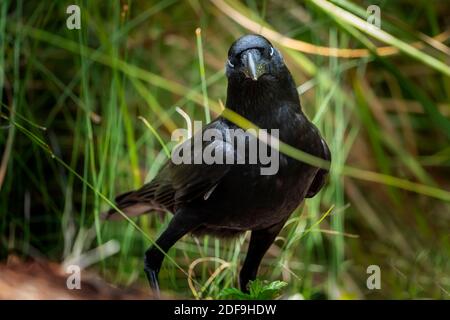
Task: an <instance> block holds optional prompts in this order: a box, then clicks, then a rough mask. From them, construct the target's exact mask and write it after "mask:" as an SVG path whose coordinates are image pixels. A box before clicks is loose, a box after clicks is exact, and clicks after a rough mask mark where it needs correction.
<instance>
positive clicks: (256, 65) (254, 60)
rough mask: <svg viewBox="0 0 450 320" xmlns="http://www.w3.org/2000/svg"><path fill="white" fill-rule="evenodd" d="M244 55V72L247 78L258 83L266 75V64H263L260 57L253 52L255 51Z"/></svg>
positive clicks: (249, 51)
mask: <svg viewBox="0 0 450 320" xmlns="http://www.w3.org/2000/svg"><path fill="white" fill-rule="evenodd" d="M244 54H245V59H244V70H243V72H244V74H245V76H246V77H247V78H250V79H252V80H253V81H256V80H258V78H259V77H260V76H261V75H262V74H264V72H265V64H264V63H262V61H261V59H260V55H259V54H256V53H255V52H253V50H248V51H247V52H245V53H244Z"/></svg>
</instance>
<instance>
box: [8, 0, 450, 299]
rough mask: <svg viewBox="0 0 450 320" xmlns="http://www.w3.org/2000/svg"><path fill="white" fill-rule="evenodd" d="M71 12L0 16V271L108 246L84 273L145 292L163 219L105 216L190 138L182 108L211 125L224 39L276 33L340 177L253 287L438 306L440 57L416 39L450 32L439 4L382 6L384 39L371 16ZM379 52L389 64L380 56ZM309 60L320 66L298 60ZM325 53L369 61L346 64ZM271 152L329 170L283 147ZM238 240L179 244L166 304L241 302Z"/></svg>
mask: <svg viewBox="0 0 450 320" xmlns="http://www.w3.org/2000/svg"><path fill="white" fill-rule="evenodd" d="M77 4H78V5H80V7H81V12H82V29H81V30H68V29H66V28H65V19H66V17H67V15H66V14H65V9H66V4H64V3H61V2H56V3H55V2H51V1H41V2H36V3H28V2H25V1H8V0H6V1H2V3H1V5H0V87H3V88H4V89H3V90H1V91H0V100H1V101H2V104H1V109H0V112H1V118H0V150H2V157H1V160H0V161H1V162H0V188H1V189H0V235H1V237H0V258H2V259H6V257H7V256H8V254H11V253H16V254H19V255H21V256H23V257H24V258H26V257H40V256H43V257H46V258H47V259H50V260H55V261H61V262H62V261H69V260H71V259H74V258H77V257H79V256H83V253H86V252H87V251H89V250H92V249H95V248H97V247H99V246H102V245H104V246H106V247H108V246H109V244H110V243H111V242H109V241H110V240H117V241H118V243H119V244H120V251H119V252H117V253H114V252H115V251H114V250H113V251H111V252H110V251H108V250H97V251H98V260H99V262H96V263H94V264H93V265H91V266H89V268H91V269H93V270H96V272H99V273H100V274H101V275H102V276H103V277H105V278H106V279H107V280H108V281H110V282H112V283H114V284H117V285H123V286H129V285H137V286H145V285H146V283H145V282H146V280H145V278H144V275H143V272H142V256H143V253H144V251H145V250H146V248H147V247H148V246H149V245H150V244H151V243H153V241H154V240H155V239H156V238H157V236H158V234H159V233H160V232H161V231H162V230H163V229H164V227H165V226H166V225H167V223H168V221H169V219H170V217H169V216H161V215H157V214H152V215H148V216H145V217H141V218H138V219H133V220H123V221H122V222H103V221H101V220H100V219H99V213H100V212H102V211H103V210H105V209H107V208H108V207H109V206H110V205H111V204H112V203H111V199H113V198H114V196H115V195H116V194H117V193H120V192H123V191H126V190H128V189H131V188H137V187H139V186H140V185H142V184H143V183H144V182H146V181H149V180H151V179H152V178H153V177H154V176H155V175H156V174H157V172H158V170H159V168H160V167H161V166H162V164H163V163H164V161H165V160H166V159H167V154H168V152H169V151H170V149H171V148H172V147H173V145H174V143H173V142H171V141H170V136H171V132H172V130H174V129H175V128H177V127H185V126H186V122H185V119H183V117H182V116H181V115H179V114H178V113H177V112H176V107H180V108H181V109H182V110H183V111H185V112H186V113H187V114H188V115H189V116H190V117H191V119H195V120H203V121H204V120H205V119H206V121H210V119H214V117H216V115H217V114H218V113H220V112H221V104H222V103H221V101H225V99H226V78H225V76H224V65H225V61H226V53H227V50H228V47H229V45H230V44H231V43H232V41H234V40H235V39H236V38H237V37H239V36H240V35H242V34H244V33H248V32H266V33H267V36H268V37H270V36H272V35H274V33H273V30H276V31H277V32H278V33H279V34H282V35H289V36H290V37H292V38H293V39H291V40H296V41H297V42H295V41H294V42H286V41H285V40H286V39H284V40H283V41H284V42H283V41H282V40H280V38H274V39H271V40H272V41H273V43H274V45H276V46H277V47H278V48H279V49H281V51H282V54H283V55H284V57H285V60H286V63H287V65H288V67H289V68H290V70H291V72H292V73H293V76H294V78H295V80H296V83H297V84H298V85H299V92H300V93H301V102H302V106H303V109H304V110H305V112H306V113H307V115H308V116H309V118H310V119H311V120H313V121H314V123H315V124H316V125H317V126H318V128H319V129H320V131H321V132H322V134H323V135H324V136H325V138H326V140H327V142H328V144H329V146H330V149H331V151H332V154H333V163H332V165H331V173H330V178H329V181H328V184H327V186H326V188H325V189H324V190H323V191H322V192H321V193H320V194H319V195H318V196H316V197H315V198H313V199H310V200H307V201H306V202H305V204H303V205H302V206H300V207H299V208H298V209H297V210H296V211H295V212H294V213H293V214H292V216H291V217H290V219H289V221H288V222H287V223H286V226H285V227H284V229H283V230H282V232H281V233H280V235H279V237H278V238H277V240H276V242H275V245H274V246H272V248H271V249H270V250H269V252H268V254H267V255H266V257H265V258H264V260H263V264H262V266H261V269H260V273H259V276H260V278H261V279H266V280H269V281H276V280H283V281H285V282H287V283H288V285H287V286H286V287H284V288H283V290H282V292H283V294H285V295H286V296H294V295H295V297H302V298H306V299H315V298H322V297H327V298H332V299H352V298H367V299H371V298H390V299H399V298H445V299H447V298H448V297H449V291H450V278H449V275H448V270H449V268H450V265H449V252H450V241H449V236H448V229H449V227H450V221H449V215H448V213H449V212H450V204H449V202H450V191H449V190H450V179H449V177H450V169H449V167H450V152H449V150H450V149H449V148H448V145H449V139H450V134H449V132H450V124H449V123H450V119H449V113H448V112H447V113H445V112H443V110H444V111H445V109H450V79H449V76H448V75H449V70H450V69H449V67H448V61H449V54H448V52H449V51H446V50H448V47H447V46H446V44H448V43H449V42H448V39H446V40H445V41H444V42H442V41H441V42H440V44H439V45H437V47H436V44H435V45H434V47H433V46H431V45H430V42H425V41H423V40H422V39H424V36H423V35H424V34H426V35H428V36H437V35H439V34H441V33H442V32H444V31H446V29H445V26H444V25H443V24H442V19H443V18H445V17H446V15H448V14H449V13H450V6H449V5H448V4H445V3H443V2H438V1H423V2H418V3H416V2H408V1H400V2H399V3H392V2H388V1H377V2H376V4H378V5H379V6H380V7H381V16H382V19H383V20H382V29H383V30H382V31H376V30H375V31H374V30H372V29H367V28H366V27H367V26H366V25H365V22H364V21H365V20H364V19H365V12H366V10H365V8H366V6H368V5H369V4H372V3H368V2H366V1H355V2H350V1H347V0H339V1H337V0H334V1H331V2H329V3H325V2H324V1H319V0H308V1H304V2H301V3H297V2H294V1H263V2H259V1H243V2H238V1H234V0H228V1H226V2H224V1H221V0H220V1H219V0H215V1H212V2H211V3H209V2H203V1H195V0H194V1H184V2H180V1H173V0H171V1H167V0H162V1H155V2H152V3H149V2H145V1H130V2H127V7H125V5H124V4H120V3H118V2H114V3H111V4H110V5H106V3H105V4H102V5H98V4H95V3H94V2H91V1H78V2H77ZM405 5H408V6H409V7H410V10H408V12H405V10H403V6H405ZM332 6H338V7H340V8H341V9H336V8H334V7H332ZM424 11H425V12H426V14H423V12H424ZM242 17H244V19H242ZM245 19H247V20H245ZM249 21H250V22H251V24H248V22H249ZM262 27H264V29H262ZM246 28H257V30H253V29H251V30H248V29H246ZM196 30H197V31H196ZM200 30H201V32H200ZM268 30H269V31H268ZM270 30H272V31H270ZM277 39H278V41H280V42H281V43H278V41H277ZM417 41H419V42H420V46H415V45H414V46H413V44H415V43H416V42H417ZM302 43H307V44H311V45H313V47H307V46H304V45H302ZM283 44H289V48H288V47H285V46H284V45H283ZM431 44H433V43H431ZM314 46H315V47H314ZM383 46H392V49H395V52H394V53H393V54H389V55H378V54H377V52H379V51H378V49H377V48H380V47H383ZM317 47H321V48H322V49H320V50H321V51H320V52H321V53H320V54H311V53H308V52H309V51H308V50H310V49H311V48H312V50H316V49H314V48H317ZM308 48H309V49H308ZM323 48H324V49H323ZM329 48H340V49H345V48H353V49H365V51H358V52H359V53H358V54H359V56H358V57H356V58H352V59H349V58H343V57H339V56H338V55H336V54H335V51H333V50H330V49H329ZM336 52H337V51H336ZM340 52H343V51H340ZM346 52H351V53H352V54H353V51H351V50H350V51H346ZM361 52H362V53H361ZM442 106H443V107H444V109H443V108H442ZM225 116H227V117H228V118H229V119H230V120H232V121H235V122H236V123H238V124H240V125H241V126H242V127H252V126H253V124H251V123H250V122H249V121H247V120H246V119H243V118H242V117H240V116H239V115H237V114H234V113H233V112H231V111H228V110H227V111H226V112H225ZM280 150H281V151H282V152H284V153H286V154H288V155H290V156H292V157H293V158H296V159H298V160H301V161H304V162H306V163H310V164H314V165H317V166H321V167H329V163H327V162H326V161H320V159H317V158H315V157H313V156H311V155H308V154H305V153H304V152H302V151H301V150H296V149H294V148H292V147H291V146H289V145H286V144H283V143H281V144H280ZM248 239H249V236H248V234H246V235H245V236H242V237H240V238H238V239H235V240H230V241H224V240H219V239H216V238H213V237H205V238H202V239H196V238H193V237H191V236H186V237H184V238H183V240H182V241H180V242H178V243H177V244H176V245H175V247H174V248H172V249H171V250H170V251H169V253H168V254H167V258H166V260H165V262H164V265H163V268H162V270H161V274H160V280H161V281H160V282H161V288H162V290H164V291H167V292H172V293H174V294H176V295H177V296H179V297H188V298H202V299H204V298H210V297H212V298H220V297H224V293H225V294H227V293H229V294H231V296H233V294H234V295H239V293H238V292H236V291H233V289H231V288H235V287H237V275H238V271H239V267H240V263H241V262H242V259H243V257H244V254H245V252H246V245H247V243H248ZM108 252H110V253H108ZM371 264H377V265H379V266H380V267H381V272H382V280H381V281H382V289H381V290H375V291H371V290H368V289H367V288H366V279H367V276H368V275H367V273H366V269H367V267H368V266H369V265H371ZM258 283H259V284H261V283H260V282H258ZM275 284H276V282H275ZM275 284H274V283H273V282H270V283H269V285H267V286H268V290H269V291H270V290H272V289H273V288H272V289H271V288H270V286H271V285H273V286H276V285H275ZM257 287H258V286H257ZM258 288H260V289H261V288H266V287H265V286H264V285H262V284H261V286H259V287H258ZM274 288H275V287H274ZM275 289H276V290H275V291H276V292H274V293H275V294H274V295H273V296H271V298H275V296H276V295H277V294H278V290H279V289H280V288H278V287H277V288H275ZM258 290H259V289H258ZM258 290H257V291H258ZM262 291H264V290H262ZM258 292H259V291H258ZM270 292H272V291H270ZM256 296H257V295H256ZM233 297H237V296H233ZM252 297H253V296H252ZM264 297H266V296H264ZM253 298H255V297H253Z"/></svg>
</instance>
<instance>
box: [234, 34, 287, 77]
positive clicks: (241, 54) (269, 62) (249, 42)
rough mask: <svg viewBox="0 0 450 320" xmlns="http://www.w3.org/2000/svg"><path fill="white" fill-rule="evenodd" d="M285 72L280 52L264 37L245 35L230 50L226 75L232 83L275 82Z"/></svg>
mask: <svg viewBox="0 0 450 320" xmlns="http://www.w3.org/2000/svg"><path fill="white" fill-rule="evenodd" d="M284 70H285V65H284V62H283V58H282V56H281V54H280V52H279V51H278V50H277V49H276V48H274V47H273V46H272V44H271V43H270V42H269V40H267V39H266V38H264V37H263V36H260V35H254V34H251V35H245V36H243V37H241V38H239V39H238V40H236V41H235V42H234V43H233V44H232V45H231V47H230V50H228V60H227V64H226V75H227V77H228V79H229V80H230V81H238V82H242V81H254V82H260V81H265V80H275V79H278V78H279V77H280V76H282V75H283V71H284Z"/></svg>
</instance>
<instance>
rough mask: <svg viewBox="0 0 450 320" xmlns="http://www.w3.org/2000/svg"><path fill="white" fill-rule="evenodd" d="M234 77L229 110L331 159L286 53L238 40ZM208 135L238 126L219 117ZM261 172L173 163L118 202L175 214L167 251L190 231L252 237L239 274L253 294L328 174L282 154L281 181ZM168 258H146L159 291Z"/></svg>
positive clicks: (162, 243) (163, 242)
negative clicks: (289, 224) (268, 256)
mask: <svg viewBox="0 0 450 320" xmlns="http://www.w3.org/2000/svg"><path fill="white" fill-rule="evenodd" d="M226 75H227V78H228V91H227V101H226V107H227V108H228V109H231V110H233V111H235V112H237V113H238V114H240V115H241V116H243V117H245V118H247V119H248V120H249V121H251V122H252V123H254V124H255V125H256V126H258V127H259V128H264V129H267V130H268V131H269V130H270V129H279V139H280V140H281V141H283V142H285V143H287V144H289V145H291V146H293V147H295V148H298V149H300V150H302V151H304V152H307V153H309V154H312V155H314V156H317V157H320V158H322V159H325V160H330V159H331V157H330V151H329V149H328V147H327V144H326V143H325V141H324V140H323V139H322V138H321V136H320V133H319V131H318V130H317V128H316V127H315V126H314V125H313V124H312V123H311V122H310V121H309V120H308V119H307V118H306V116H305V115H304V114H303V112H302V110H301V107H300V101H299V97H298V93H297V90H296V86H295V83H294V81H293V79H292V76H291V74H290V72H289V70H288V69H287V67H286V66H285V64H284V61H283V58H282V56H281V54H280V52H279V51H278V50H277V49H275V48H274V47H273V46H272V44H271V43H270V42H269V41H268V40H267V39H265V38H264V37H262V36H259V35H246V36H243V37H241V38H240V39H238V40H237V41H235V42H234V43H233V45H232V46H231V48H230V50H229V52H228V61H227V65H226ZM206 129H216V130H218V131H220V132H222V133H224V134H225V131H226V130H228V129H238V127H237V126H236V125H235V124H234V123H232V122H230V121H229V120H227V119H225V118H224V117H218V118H217V119H216V120H214V121H213V122H211V123H210V124H208V125H207V126H206V127H205V128H203V132H204V131H205V130H206ZM192 139H193V138H191V139H190V140H187V141H186V142H185V143H190V142H191V140H192ZM207 146H210V147H211V146H212V147H213V148H214V149H215V150H216V152H223V153H224V154H225V155H226V156H231V157H233V158H234V159H236V157H237V154H236V153H237V152H236V149H235V148H230V145H229V144H228V143H226V142H218V141H214V140H213V141H210V142H208V141H207V142H203V148H205V147H207ZM246 154H247V153H246ZM260 169H261V164H259V163H258V164H247V163H246V164H244V165H243V164H212V165H207V164H204V163H203V164H179V165H176V164H174V163H172V162H171V161H168V162H167V163H166V164H165V165H164V167H163V168H162V169H161V171H160V172H159V174H158V175H157V176H156V177H155V179H154V180H153V181H151V182H150V183H147V184H145V185H144V186H143V187H142V188H140V189H139V190H136V191H130V192H127V193H125V194H122V195H120V196H118V197H117V198H116V203H117V206H118V208H120V209H121V210H122V211H123V212H124V213H125V214H127V215H129V216H136V215H140V214H143V213H146V212H149V211H152V210H163V211H170V212H172V213H173V214H174V215H173V218H172V220H171V221H170V223H169V225H168V227H167V229H166V230H165V231H164V232H163V233H162V234H161V236H160V237H159V238H158V239H157V241H156V243H157V244H158V246H159V247H160V248H161V249H162V250H164V251H165V252H167V250H169V249H170V247H172V246H173V245H174V244H175V243H176V242H177V241H178V240H179V239H180V238H181V237H183V236H184V235H185V234H187V233H189V232H191V233H194V234H205V233H206V234H216V235H221V236H230V235H236V234H239V233H242V232H245V231H246V230H251V239H250V244H249V247H248V253H247V256H246V258H245V261H244V264H243V266H242V269H241V271H240V275H239V280H240V286H241V289H242V290H244V291H246V290H247V284H248V282H249V280H253V279H255V278H256V274H257V272H258V267H259V265H260V263H261V260H262V258H263V256H264V254H265V253H266V251H267V250H268V249H269V247H270V245H271V244H272V243H273V241H274V239H275V237H276V236H277V235H278V233H279V232H280V230H281V228H282V227H283V225H284V223H285V222H286V220H287V219H288V217H289V216H290V214H291V213H292V212H293V211H294V210H295V209H296V208H297V207H298V206H299V205H300V203H301V202H302V201H303V199H304V198H311V197H313V196H314V195H315V194H317V193H318V192H319V191H320V189H321V188H322V186H323V185H324V183H325V179H326V176H327V173H328V172H327V171H326V170H324V169H318V168H316V167H313V166H310V165H307V164H305V163H302V162H299V161H297V160H294V159H292V158H290V157H288V156H286V155H284V154H281V153H280V154H279V170H278V172H277V173H276V174H274V175H261V171H260ZM117 215H118V213H117V212H115V211H114V209H111V210H110V211H109V212H108V213H107V217H110V216H117ZM163 259H164V254H163V253H162V252H161V251H160V250H159V249H158V248H156V247H155V246H152V247H150V248H149V249H148V250H147V251H146V253H145V267H144V270H145V273H146V275H147V278H148V280H149V282H150V285H151V287H152V288H153V289H156V290H158V280H157V278H158V272H159V269H160V267H161V264H162V261H163Z"/></svg>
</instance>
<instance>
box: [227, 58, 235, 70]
mask: <svg viewBox="0 0 450 320" xmlns="http://www.w3.org/2000/svg"><path fill="white" fill-rule="evenodd" d="M227 63H228V65H229V66H230V67H231V68H234V64H232V63H231V62H230V59H228V60H227Z"/></svg>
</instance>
